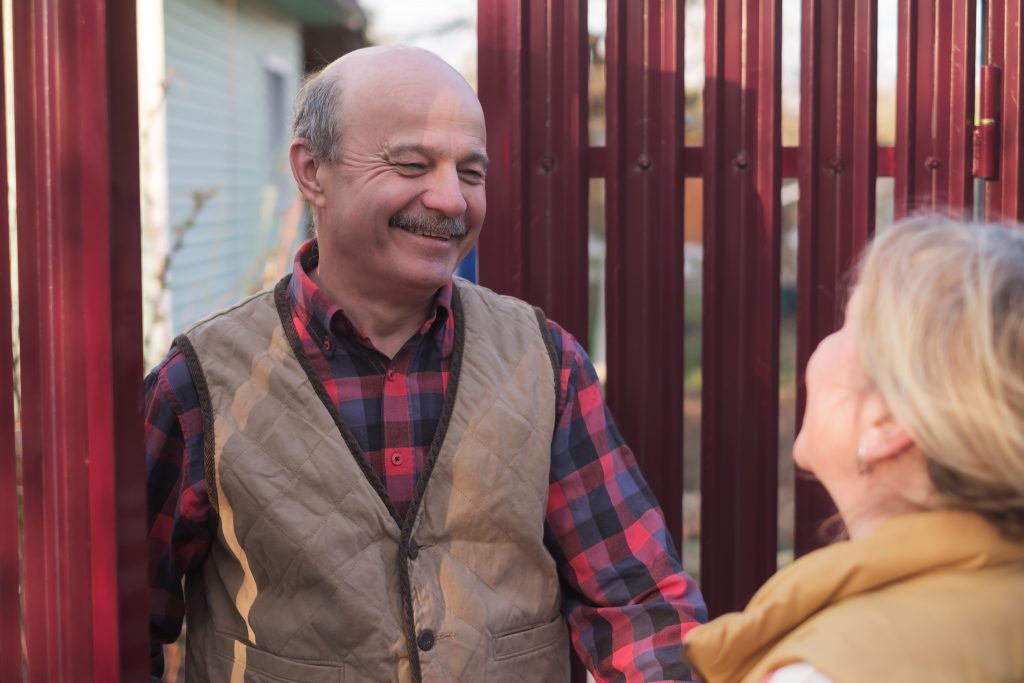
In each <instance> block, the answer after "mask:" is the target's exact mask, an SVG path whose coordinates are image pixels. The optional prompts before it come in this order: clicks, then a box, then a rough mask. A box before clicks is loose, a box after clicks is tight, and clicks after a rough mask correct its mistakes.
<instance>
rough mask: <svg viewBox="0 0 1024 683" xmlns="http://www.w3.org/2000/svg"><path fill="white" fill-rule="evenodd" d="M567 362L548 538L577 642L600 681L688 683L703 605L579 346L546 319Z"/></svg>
mask: <svg viewBox="0 0 1024 683" xmlns="http://www.w3.org/2000/svg"><path fill="white" fill-rule="evenodd" d="M548 326H549V329H550V331H551V335H552V339H553V341H554V346H555V352H556V355H557V356H558V357H559V358H561V377H560V386H561V391H560V397H559V405H558V415H557V418H556V419H557V422H556V427H555V434H554V437H553V439H552V443H551V484H550V488H549V493H548V508H547V519H546V528H545V533H546V542H547V545H548V549H549V550H550V552H551V553H552V555H553V556H554V558H555V561H556V562H557V563H558V567H559V573H560V575H561V578H562V583H563V595H564V599H563V612H564V613H565V615H566V619H567V621H568V623H569V628H570V631H571V634H572V642H573V646H574V648H575V649H576V652H577V654H578V655H579V656H580V659H581V660H582V661H583V663H584V665H585V666H586V667H587V668H588V669H589V670H590V671H591V673H593V675H594V676H595V678H596V679H597V680H598V681H624V682H625V683H640V682H642V681H685V680H693V674H692V673H691V672H690V670H689V667H688V666H687V665H686V663H685V661H684V660H683V657H682V642H683V637H684V636H685V635H686V633H687V632H688V631H689V630H690V629H692V628H694V627H696V626H697V625H698V624H699V623H703V622H704V621H706V620H707V608H706V607H705V605H704V599H703V597H702V596H701V594H700V591H699V590H698V589H697V586H696V584H695V583H694V581H693V579H691V578H690V577H689V576H687V574H686V573H685V572H683V569H682V566H681V564H680V561H679V556H678V553H677V552H676V549H675V546H674V543H673V541H672V537H671V535H670V534H669V532H668V529H667V528H666V525H665V519H664V516H663V514H662V512H661V509H660V507H659V506H658V503H657V501H656V500H655V499H654V496H653V494H652V493H651V491H650V489H649V488H648V486H647V483H646V482H645V481H644V478H643V475H641V473H640V470H639V468H638V467H637V463H636V460H635V458H634V457H633V453H632V452H631V451H630V450H629V447H628V446H627V445H626V444H625V443H624V442H623V440H622V436H621V435H620V434H619V431H618V429H617V428H616V427H615V423H614V421H613V420H612V416H611V413H610V412H609V410H608V406H607V404H606V403H605V401H604V397H603V396H602V394H601V386H600V382H599V381H598V378H597V373H596V372H595V370H594V367H593V364H592V363H591V361H590V359H589V358H588V357H587V354H586V352H585V351H584V350H583V348H582V347H581V346H580V344H579V343H578V342H577V341H576V340H575V339H574V338H573V337H572V335H570V334H569V333H568V332H566V331H565V330H563V329H562V328H561V327H559V326H558V325H557V324H555V323H553V322H550V321H549V322H548Z"/></svg>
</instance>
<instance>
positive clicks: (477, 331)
mask: <svg viewBox="0 0 1024 683" xmlns="http://www.w3.org/2000/svg"><path fill="white" fill-rule="evenodd" d="M283 293H284V283H283V282H282V284H281V285H279V286H278V288H277V290H276V292H275V293H270V292H265V293H263V294H259V295H256V296H255V297H253V298H251V299H249V300H247V301H245V302H243V303H241V304H239V305H238V306H236V307H234V308H232V309H230V310H228V311H225V312H223V313H221V314H218V315H216V316H214V317H213V318H211V319H209V320H206V321H204V322H202V323H199V324H198V325H197V326H195V327H194V328H193V329H191V330H190V331H189V332H188V333H186V335H185V336H184V338H179V340H178V344H179V346H180V347H181V349H182V351H183V352H184V353H185V355H186V358H187V359H188V362H189V367H190V370H191V372H192V375H193V379H194V380H195V382H196V385H197V389H198V390H199V395H200V402H201V404H202V407H203V409H204V411H203V412H204V414H205V415H204V419H205V420H206V424H205V425H204V426H205V428H206V437H207V448H206V453H207V455H208V462H207V482H208V485H209V487H210V489H209V492H210V498H211V503H212V504H213V505H214V506H215V508H216V510H217V512H218V519H219V525H218V529H217V535H216V538H215V540H214V543H213V545H212V547H211V551H210V555H209V556H208V559H207V560H206V562H205V564H204V565H203V567H202V570H201V572H200V573H199V575H198V576H193V577H189V578H188V579H187V581H186V605H187V624H188V631H187V632H188V646H187V665H186V670H187V672H188V680H190V681H196V680H211V681H254V682H260V681H274V682H275V683H280V682H281V681H301V682H302V683H319V682H326V681H331V682H334V683H339V682H343V681H344V682H352V681H401V682H403V683H404V682H406V681H510V682H520V681H521V682H522V683H527V682H530V683H532V682H535V681H565V680H567V679H568V675H569V660H568V635H567V629H566V625H565V621H564V619H563V618H562V615H561V613H560V606H561V595H560V588H559V579H558V574H557V571H556V566H555V562H554V560H553V558H552V557H551V555H550V554H549V553H548V551H547V549H546V548H545V546H544V542H543V535H544V514H545V510H546V506H547V491H548V480H549V474H550V449H551V436H552V434H553V432H554V419H555V407H556V391H557V389H556V384H555V378H556V374H555V368H554V366H553V356H552V355H551V353H549V350H550V340H549V339H548V338H547V336H546V335H547V327H546V325H545V324H544V320H543V316H542V315H540V314H539V313H538V312H536V311H535V310H534V309H532V308H530V307H529V306H528V305H526V304H524V303H522V302H520V301H517V300H514V299H510V298H507V297H500V296H498V295H496V294H494V293H492V292H490V291H488V290H485V289H483V288H479V287H476V286H473V285H469V284H468V283H461V282H460V283H458V284H457V287H456V291H455V296H454V299H453V314H454V316H455V329H456V332H455V335H456V337H455V350H454V355H453V359H452V366H451V374H450V380H449V385H448V390H447V394H446V403H445V406H444V409H443V412H442V417H441V422H440V424H439V425H438V429H437V436H436V437H435V440H434V444H433V446H432V448H431V451H430V455H429V456H428V463H427V464H426V466H425V469H424V472H423V475H422V477H421V481H420V485H419V487H418V489H417V491H416V494H415V496H414V499H413V502H412V504H411V506H410V509H409V513H408V515H407V517H406V518H405V519H399V518H398V517H397V514H396V513H395V511H394V507H393V506H392V505H391V504H390V502H389V501H388V500H387V495H386V493H384V491H383V488H382V486H381V484H380V483H379V481H378V479H377V478H376V476H375V475H374V474H373V472H372V470H371V469H370V468H369V465H368V464H367V463H366V461H365V458H364V457H363V456H362V455H361V454H359V447H358V445H357V444H356V442H355V439H354V438H353V437H352V435H351V433H350V432H349V431H348V429H347V428H346V427H345V426H344V424H343V423H342V422H341V419H340V417H339V416H338V413H337V411H336V409H335V407H334V405H333V403H332V402H331V400H330V399H329V398H328V396H327V394H326V392H325V390H324V388H323V387H322V386H321V385H320V383H319V382H318V381H317V380H316V378H315V373H314V372H313V371H312V369H311V367H310V366H309V361H308V360H307V359H306V358H305V357H304V354H303V353H302V351H301V345H300V344H299V342H298V338H297V336H296V332H295V330H294V328H293V327H292V322H291V317H290V313H289V310H288V306H287V303H286V302H285V300H284V298H283ZM186 437H187V435H186ZM410 654H411V656H410Z"/></svg>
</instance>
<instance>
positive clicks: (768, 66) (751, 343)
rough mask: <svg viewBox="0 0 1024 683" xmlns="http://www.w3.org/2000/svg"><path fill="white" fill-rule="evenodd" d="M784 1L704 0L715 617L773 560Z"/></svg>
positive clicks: (706, 377)
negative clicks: (705, 25) (705, 26)
mask: <svg viewBox="0 0 1024 683" xmlns="http://www.w3.org/2000/svg"><path fill="white" fill-rule="evenodd" d="M781 6H782V3H781V0H708V2H707V3H706V17H707V18H706V21H707V28H706V35H707V38H706V57H705V68H706V69H707V82H706V84H705V89H704V106H705V115H704V121H705V126H706V130H705V133H704V135H705V137H704V140H705V147H704V172H705V175H704V309H703V315H704V342H703V369H702V375H703V381H702V384H703V407H702V410H703V415H702V427H701V439H702V478H701V487H702V496H701V556H702V559H701V579H702V586H703V591H704V596H705V598H706V600H707V603H708V607H709V609H710V611H711V613H712V615H715V614H720V613H722V612H724V611H727V610H733V609H739V608H741V607H742V606H743V605H744V604H745V603H746V601H747V599H749V597H750V596H751V595H752V594H753V592H754V590H755V589H756V588H757V587H758V586H760V585H761V583H762V582H763V581H764V580H765V579H767V578H768V577H769V576H770V575H771V574H772V573H773V572H774V571H775V566H776V560H775V553H776V548H775V546H776V517H777V513H776V506H777V499H778V490H777V484H778V462H777V461H778V454H777V443H778V410H779V388H778V380H779V303H780V298H779V297H780V292H779V267H780V265H779V264H780V259H779V242H780V235H779V225H780V198H779V191H780V182H781V170H782V169H781V166H782V162H781V147H780V142H781V133H780V89H781V88H780V85H781V80H780V74H781V38H782V21H781V17H782V14H781V12H782V8H781Z"/></svg>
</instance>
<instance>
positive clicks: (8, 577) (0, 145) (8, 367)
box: [0, 13, 21, 681]
mask: <svg viewBox="0 0 1024 683" xmlns="http://www.w3.org/2000/svg"><path fill="white" fill-rule="evenodd" d="M3 25H4V17H3V14H2V13H0V55H2V54H3V48H4V31H3ZM6 130H7V107H6V90H5V76H4V71H3V69H0V131H6ZM7 181H8V178H7V135H6V132H4V133H3V134H2V135H0V190H2V192H0V231H2V233H3V234H2V235H0V273H3V276H2V277H0V311H2V312H0V680H4V681H17V680H21V606H20V604H19V600H18V590H19V582H20V568H19V566H18V565H19V561H18V555H19V550H18V519H19V517H18V497H17V495H18V494H17V486H18V482H17V479H18V473H17V461H16V456H15V441H14V356H13V352H12V351H13V349H12V348H11V347H10V346H7V342H8V341H10V340H11V339H12V337H11V332H12V330H11V310H12V306H11V269H10V263H11V252H10V241H9V239H10V238H9V233H10V226H9V225H8V221H7Z"/></svg>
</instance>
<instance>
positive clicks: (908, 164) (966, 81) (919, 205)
mask: <svg viewBox="0 0 1024 683" xmlns="http://www.w3.org/2000/svg"><path fill="white" fill-rule="evenodd" d="M975 10H976V3H975V2H974V0H900V2H899V31H898V32H899V46H898V57H897V59H898V67H897V90H896V188H895V214H896V218H900V217H902V216H905V215H907V214H908V213H911V212H913V211H915V210H934V211H943V212H944V211H946V210H947V209H950V210H953V211H954V212H958V213H961V214H962V215H963V216H965V217H969V216H970V214H971V207H972V206H973V205H974V189H973V182H974V179H973V173H972V161H973V153H972V149H971V138H972V130H973V125H972V121H973V120H974V61H975V60H974V55H975V45H974V43H975V26H976V24H977V20H976V11H975ZM1019 30H1020V29H1019V27H1018V31H1019Z"/></svg>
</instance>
